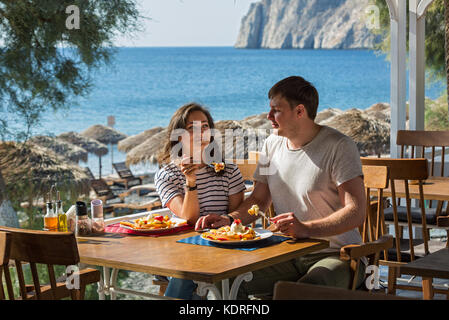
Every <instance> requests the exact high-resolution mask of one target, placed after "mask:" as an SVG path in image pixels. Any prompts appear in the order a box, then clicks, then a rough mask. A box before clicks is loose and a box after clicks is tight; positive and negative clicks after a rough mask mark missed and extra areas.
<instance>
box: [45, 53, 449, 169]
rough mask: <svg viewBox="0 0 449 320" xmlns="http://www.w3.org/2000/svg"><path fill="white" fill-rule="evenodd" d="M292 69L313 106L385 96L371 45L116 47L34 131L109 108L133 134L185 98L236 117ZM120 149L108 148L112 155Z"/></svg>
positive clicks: (93, 118)
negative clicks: (311, 92)
mask: <svg viewBox="0 0 449 320" xmlns="http://www.w3.org/2000/svg"><path fill="white" fill-rule="evenodd" d="M291 75H301V76H303V77H305V78H306V79H307V80H309V81H311V82H313V83H314V84H315V86H316V87H317V89H318V91H319V93H320V108H319V110H323V109H326V108H330V107H332V108H339V109H342V110H345V109H350V108H360V109H365V108H368V107H369V106H371V105H372V104H374V103H377V102H388V101H389V100H390V63H389V62H388V61H386V59H385V56H383V55H380V56H378V55H376V54H375V53H373V52H371V51H365V50H360V51H359V50H348V51H346V50H242V49H234V48H232V47H211V48H206V47H204V48H198V47H192V48H120V49H118V51H117V54H116V56H115V59H114V62H113V64H112V65H111V66H109V67H104V68H103V69H101V70H99V71H97V72H96V74H95V75H94V88H93V89H92V92H91V94H90V95H89V96H88V97H87V98H83V99H78V103H77V104H76V105H73V106H71V108H70V110H69V111H67V112H58V113H56V114H55V113H48V114H47V115H45V117H44V121H43V122H42V123H43V126H42V127H41V128H39V132H38V133H47V134H48V133H52V134H59V133H62V132H66V131H71V130H74V131H78V132H81V131H83V130H85V129H87V128H88V127H89V126H91V125H94V124H106V123H107V116H109V115H114V116H115V118H116V125H115V128H116V129H117V130H119V131H121V132H123V133H126V134H127V135H133V134H137V133H139V132H142V131H144V130H146V129H149V128H152V127H155V126H166V125H168V123H169V120H170V117H171V115H172V114H173V112H174V111H175V110H176V109H177V108H178V107H180V106H181V105H183V104H185V103H187V102H190V101H196V102H199V103H201V104H203V105H205V106H207V107H208V108H209V110H210V111H211V113H212V116H213V117H214V119H215V120H223V119H235V120H240V119H243V118H245V117H247V116H250V115H254V114H260V113H262V112H266V111H267V110H268V104H269V101H268V98H267V93H268V90H269V89H270V88H271V86H272V85H273V84H274V83H276V82H277V81H279V80H281V79H283V78H285V77H288V76H291ZM443 89H444V86H443V85H442V84H441V83H440V84H437V85H433V86H431V87H429V88H427V89H426V96H428V97H430V98H432V99H434V98H437V97H438V96H439V95H440V94H441V93H442V91H443ZM124 157H125V155H124V154H121V153H118V152H117V151H116V150H115V152H114V161H118V160H117V159H124ZM91 158H94V160H95V157H91ZM106 158H108V157H106ZM89 165H90V166H96V162H95V163H94V162H92V163H91V161H89ZM105 167H107V165H105ZM109 167H110V165H109Z"/></svg>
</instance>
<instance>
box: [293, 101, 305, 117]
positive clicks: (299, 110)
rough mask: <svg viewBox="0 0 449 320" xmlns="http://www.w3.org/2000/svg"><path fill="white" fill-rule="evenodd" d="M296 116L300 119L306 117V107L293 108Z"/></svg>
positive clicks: (301, 105) (300, 105)
mask: <svg viewBox="0 0 449 320" xmlns="http://www.w3.org/2000/svg"><path fill="white" fill-rule="evenodd" d="M295 112H296V115H297V116H298V117H300V118H302V117H304V116H305V115H307V111H306V107H304V105H303V104H298V105H297V106H296V108H295Z"/></svg>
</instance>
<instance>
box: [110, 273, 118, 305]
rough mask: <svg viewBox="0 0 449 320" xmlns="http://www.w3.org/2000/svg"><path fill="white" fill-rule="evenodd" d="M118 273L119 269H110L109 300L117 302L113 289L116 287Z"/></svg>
mask: <svg viewBox="0 0 449 320" xmlns="http://www.w3.org/2000/svg"><path fill="white" fill-rule="evenodd" d="M118 272H119V269H112V274H111V283H110V285H109V292H110V294H111V300H117V293H116V292H115V288H116V285H117V276H118Z"/></svg>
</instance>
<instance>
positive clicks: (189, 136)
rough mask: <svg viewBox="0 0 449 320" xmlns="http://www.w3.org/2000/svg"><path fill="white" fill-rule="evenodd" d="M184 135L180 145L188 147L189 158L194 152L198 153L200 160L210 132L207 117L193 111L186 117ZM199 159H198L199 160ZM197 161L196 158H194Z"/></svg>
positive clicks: (208, 140) (209, 137)
mask: <svg viewBox="0 0 449 320" xmlns="http://www.w3.org/2000/svg"><path fill="white" fill-rule="evenodd" d="M185 129H186V134H185V135H183V136H182V144H183V146H184V147H187V143H188V144H189V145H190V155H187V156H190V157H193V156H194V154H196V152H200V158H201V154H202V152H203V150H204V149H205V148H206V147H207V146H208V145H209V143H210V139H211V132H210V126H209V121H208V119H207V116H206V115H205V114H204V113H203V112H201V111H193V112H191V113H190V114H189V115H188V116H187V122H186V128H185ZM200 158H199V159H200ZM195 159H197V157H195Z"/></svg>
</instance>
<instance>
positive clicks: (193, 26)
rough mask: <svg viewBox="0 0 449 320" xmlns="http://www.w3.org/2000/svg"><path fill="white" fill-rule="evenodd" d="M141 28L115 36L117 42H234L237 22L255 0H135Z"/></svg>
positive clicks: (194, 44)
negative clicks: (130, 35) (135, 32)
mask: <svg viewBox="0 0 449 320" xmlns="http://www.w3.org/2000/svg"><path fill="white" fill-rule="evenodd" d="M137 2H138V5H139V10H140V13H141V14H142V15H143V16H145V17H148V18H150V19H144V20H143V21H142V22H143V25H144V31H143V32H141V33H138V34H136V35H134V37H132V38H130V37H122V36H119V37H117V39H116V41H115V44H116V45H117V46H127V47H174V46H175V47H176V46H180V47H197V46H233V45H234V43H235V41H236V40H237V35H238V33H239V29H240V22H241V20H242V18H243V17H244V16H245V15H246V13H247V12H248V9H249V6H250V4H251V3H252V2H257V1H256V0H137Z"/></svg>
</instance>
